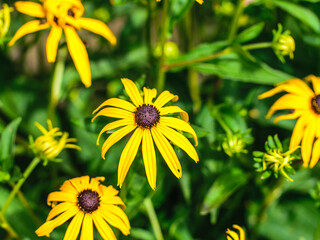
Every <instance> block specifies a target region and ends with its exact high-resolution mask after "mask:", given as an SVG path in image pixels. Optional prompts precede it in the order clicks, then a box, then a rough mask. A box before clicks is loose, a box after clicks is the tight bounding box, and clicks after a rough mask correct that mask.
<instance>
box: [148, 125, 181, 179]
mask: <svg viewBox="0 0 320 240" xmlns="http://www.w3.org/2000/svg"><path fill="white" fill-rule="evenodd" d="M151 133H152V137H153V140H154V142H155V143H156V145H157V148H158V149H159V152H160V153H161V155H162V157H163V159H164V160H165V161H166V163H167V165H168V167H169V168H170V170H171V171H172V173H173V174H174V175H175V176H176V177H177V178H181V176H182V169H181V165H180V162H179V159H178V157H177V154H176V153H175V152H174V150H173V148H172V146H171V145H170V143H169V142H168V140H167V139H166V138H165V137H164V136H163V135H162V134H161V133H160V132H159V131H158V129H157V128H156V127H153V128H151Z"/></svg>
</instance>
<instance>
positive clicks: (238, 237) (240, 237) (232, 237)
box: [226, 224, 246, 240]
mask: <svg viewBox="0 0 320 240" xmlns="http://www.w3.org/2000/svg"><path fill="white" fill-rule="evenodd" d="M232 227H233V228H235V229H237V230H238V231H239V234H238V233H236V232H235V231H232V230H230V229H229V228H228V229H227V231H226V233H227V234H228V236H227V239H228V240H245V239H246V235H245V233H244V230H243V229H242V228H241V227H240V226H238V225H236V224H234V225H232Z"/></svg>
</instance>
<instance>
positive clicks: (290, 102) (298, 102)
mask: <svg viewBox="0 0 320 240" xmlns="http://www.w3.org/2000/svg"><path fill="white" fill-rule="evenodd" d="M309 100H310V101H311V99H309V98H306V97H300V96H297V95H294V94H286V95H284V96H282V97H280V98H279V99H278V100H277V101H276V102H275V103H274V104H273V105H272V106H271V108H270V109H269V112H268V114H267V116H266V118H270V117H271V116H272V115H273V114H274V112H275V111H278V110H284V109H294V110H296V109H298V110H306V109H308V108H309V107H310V101H309Z"/></svg>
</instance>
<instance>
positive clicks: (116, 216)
mask: <svg viewBox="0 0 320 240" xmlns="http://www.w3.org/2000/svg"><path fill="white" fill-rule="evenodd" d="M101 181H104V177H96V178H91V180H90V178H89V177H88V176H84V177H78V178H73V179H70V180H67V181H65V182H64V183H63V184H62V186H61V187H60V191H59V192H53V193H50V194H49V196H48V199H47V203H48V205H49V206H52V210H51V211H50V212H49V215H48V217H47V220H46V222H45V223H44V224H43V225H41V226H40V227H39V228H38V229H37V230H36V234H37V235H38V236H39V237H41V236H49V234H50V233H51V232H52V231H53V229H54V228H56V227H58V226H60V225H62V224H63V223H65V222H66V221H68V220H69V219H70V218H73V219H72V221H71V222H70V224H69V226H68V229H67V231H66V233H65V235H64V238H63V239H64V240H76V239H77V237H78V235H79V232H80V228H81V226H82V228H81V235H80V240H93V239H94V237H93V223H94V225H95V226H96V228H97V230H98V232H99V233H100V235H101V237H102V238H103V239H108V240H109V239H110V240H114V239H116V237H115V235H114V233H113V231H112V229H111V228H110V226H109V225H108V223H109V224H110V225H112V226H113V227H116V228H118V229H120V231H121V232H122V233H123V234H124V235H128V234H129V233H130V223H129V220H128V217H127V215H126V214H125V213H124V211H123V210H122V209H121V208H120V207H119V206H117V205H120V206H123V207H125V205H124V203H123V202H122V200H121V198H120V197H118V196H116V195H117V194H118V191H117V190H116V189H114V188H113V187H112V186H108V187H106V186H104V185H102V184H100V182H101Z"/></svg>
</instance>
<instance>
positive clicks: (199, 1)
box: [157, 0, 203, 4]
mask: <svg viewBox="0 0 320 240" xmlns="http://www.w3.org/2000/svg"><path fill="white" fill-rule="evenodd" d="M196 1H197V2H198V3H200V4H202V3H203V0H196ZM157 2H161V0H157Z"/></svg>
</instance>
